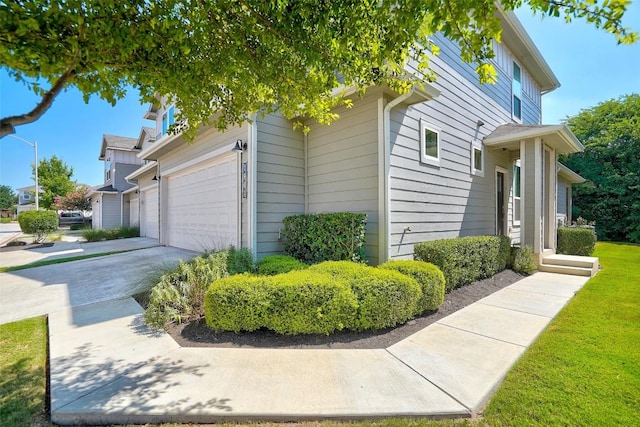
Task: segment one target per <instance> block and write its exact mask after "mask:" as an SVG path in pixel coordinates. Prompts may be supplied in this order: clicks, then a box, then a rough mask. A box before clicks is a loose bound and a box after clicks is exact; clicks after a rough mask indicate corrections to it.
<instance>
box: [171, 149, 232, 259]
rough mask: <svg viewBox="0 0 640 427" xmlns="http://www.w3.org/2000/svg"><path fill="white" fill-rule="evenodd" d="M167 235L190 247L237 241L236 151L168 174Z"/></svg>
mask: <svg viewBox="0 0 640 427" xmlns="http://www.w3.org/2000/svg"><path fill="white" fill-rule="evenodd" d="M167 193H168V196H167V199H168V209H167V212H168V221H167V228H168V230H167V235H168V242H169V245H171V246H176V247H180V248H185V249H191V250H197V251H202V250H207V249H221V248H224V247H227V246H229V245H236V246H237V244H238V215H237V211H238V168H237V158H236V156H235V155H230V156H225V157H223V158H221V159H218V160H216V161H214V162H211V163H209V164H206V165H203V166H200V167H199V168H193V169H190V170H188V171H186V172H183V173H180V174H176V175H172V176H169V178H168V190H167Z"/></svg>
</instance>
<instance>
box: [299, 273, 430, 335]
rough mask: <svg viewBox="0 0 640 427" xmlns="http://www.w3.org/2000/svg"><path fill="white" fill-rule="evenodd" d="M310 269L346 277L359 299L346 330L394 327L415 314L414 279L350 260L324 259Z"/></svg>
mask: <svg viewBox="0 0 640 427" xmlns="http://www.w3.org/2000/svg"><path fill="white" fill-rule="evenodd" d="M309 271H318V272H322V273H327V274H330V275H331V276H332V277H334V278H335V279H336V280H345V281H346V282H347V283H348V284H349V286H350V288H351V290H352V291H353V292H354V293H355V295H356V297H357V299H358V310H357V313H356V315H355V317H354V318H353V322H352V323H350V324H348V325H347V328H348V329H353V330H356V331H361V330H367V329H381V328H386V327H390V326H395V325H397V324H399V323H403V322H405V321H406V320H408V319H410V318H412V317H413V316H414V315H415V313H416V307H417V304H418V301H420V299H421V298H422V290H421V289H420V285H419V284H418V282H417V281H416V280H414V279H413V278H411V277H409V276H405V275H404V274H402V273H398V272H397V271H392V270H384V269H378V268H375V267H369V266H366V265H362V264H356V263H354V262H350V261H326V262H323V263H321V264H316V265H313V266H311V267H310V268H309Z"/></svg>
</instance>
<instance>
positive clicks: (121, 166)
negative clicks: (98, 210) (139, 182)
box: [113, 163, 140, 192]
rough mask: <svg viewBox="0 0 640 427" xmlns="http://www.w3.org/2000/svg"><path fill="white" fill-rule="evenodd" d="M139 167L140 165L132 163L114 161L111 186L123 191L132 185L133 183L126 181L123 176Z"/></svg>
mask: <svg viewBox="0 0 640 427" xmlns="http://www.w3.org/2000/svg"><path fill="white" fill-rule="evenodd" d="M138 168H140V165H132V164H129V163H116V164H115V173H114V178H115V180H114V181H113V187H114V188H115V189H116V190H118V191H119V192H123V191H125V190H128V189H129V188H131V187H133V186H134V184H130V183H128V182H127V181H126V180H125V179H124V178H125V177H126V176H128V175H130V174H132V173H133V172H135V171H136V170H138Z"/></svg>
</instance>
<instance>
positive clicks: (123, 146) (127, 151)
mask: <svg viewBox="0 0 640 427" xmlns="http://www.w3.org/2000/svg"><path fill="white" fill-rule="evenodd" d="M137 142H138V141H137V140H136V139H135V138H127V137H123V136H115V135H104V136H103V137H102V147H101V149H100V156H99V157H98V160H102V161H103V162H104V184H103V185H101V186H98V187H96V188H93V189H92V190H91V192H90V193H89V196H90V197H91V209H92V212H93V214H92V215H93V221H92V224H93V228H96V229H100V228H104V229H107V228H114V227H122V226H129V225H134V224H133V223H130V220H129V219H130V215H129V204H127V203H124V195H123V193H124V192H125V191H126V190H128V189H130V188H131V187H133V185H132V184H131V183H129V182H127V181H126V180H125V177H126V176H127V175H129V174H130V173H131V172H133V171H135V170H137V169H138V168H139V167H140V166H141V165H142V164H143V163H144V162H143V161H142V160H141V159H140V158H138V156H137V154H138V153H139V152H140V149H139V148H138V147H137Z"/></svg>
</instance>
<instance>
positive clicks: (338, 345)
mask: <svg viewBox="0 0 640 427" xmlns="http://www.w3.org/2000/svg"><path fill="white" fill-rule="evenodd" d="M520 279H522V276H521V275H519V274H517V273H515V272H513V271H511V270H505V271H502V272H500V273H498V274H496V275H495V276H493V277H489V278H487V279H484V280H480V281H477V282H474V283H472V284H470V285H467V286H463V287H461V288H458V289H455V290H453V291H452V292H450V293H448V294H446V295H445V300H444V304H442V306H440V308H439V309H438V310H437V311H434V312H428V313H425V314H423V315H422V316H420V317H416V318H415V319H412V320H410V321H409V322H407V323H405V324H404V325H401V326H398V327H395V328H387V329H383V330H378V331H367V332H351V331H341V332H337V333H334V334H332V335H329V336H325V335H296V336H289V335H278V334H276V333H274V332H272V331H269V330H263V329H261V330H258V331H254V332H241V333H235V332H221V333H216V332H214V331H213V330H212V329H210V328H209V327H208V326H207V325H206V323H205V321H204V319H203V320H199V321H195V322H191V323H188V324H182V325H172V326H171V327H170V328H169V330H168V332H169V334H170V335H171V336H172V337H173V339H174V340H176V342H177V343H178V344H179V345H181V346H182V347H218V348H293V349H372V348H387V347H389V346H390V345H393V344H395V343H396V342H398V341H400V340H403V339H404V338H406V337H408V336H409V335H412V334H414V333H415V332H418V331H419V330H421V329H423V328H425V327H427V326H428V325H430V324H432V323H434V322H437V321H438V320H440V319H442V318H443V317H446V316H448V315H449V314H451V313H454V312H456V311H458V310H460V309H461V308H464V307H466V306H467V305H469V304H472V303H474V302H476V301H478V300H480V299H482V298H484V297H486V296H488V295H491V294H492V293H494V292H496V291H498V290H500V289H502V288H504V287H506V286H509V285H510V284H512V283H515V282H517V281H518V280H520Z"/></svg>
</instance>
